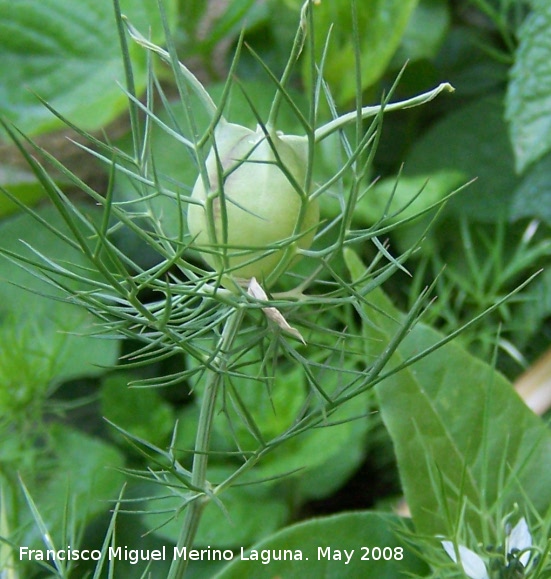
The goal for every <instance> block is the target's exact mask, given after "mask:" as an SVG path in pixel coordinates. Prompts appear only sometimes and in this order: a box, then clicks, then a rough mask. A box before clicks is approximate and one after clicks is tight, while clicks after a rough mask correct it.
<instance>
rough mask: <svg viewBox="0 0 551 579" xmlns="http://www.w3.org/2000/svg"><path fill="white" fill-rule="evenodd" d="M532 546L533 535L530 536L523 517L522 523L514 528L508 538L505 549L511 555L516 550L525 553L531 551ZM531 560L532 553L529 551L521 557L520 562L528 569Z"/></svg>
mask: <svg viewBox="0 0 551 579" xmlns="http://www.w3.org/2000/svg"><path fill="white" fill-rule="evenodd" d="M531 546H532V535H530V531H529V529H528V524H527V523H526V519H525V518H524V517H522V519H520V521H519V522H518V523H517V524H516V525H515V526H514V527H513V530H512V531H511V532H510V533H509V535H508V536H507V540H506V543H505V548H506V550H507V553H510V552H511V551H513V550H514V549H517V550H519V551H524V550H525V549H529V548H530V547H531ZM529 560H530V553H529V552H528V551H527V552H526V553H523V554H522V555H521V556H520V557H519V561H520V562H521V563H522V565H523V566H524V567H526V565H527V564H528V561H529Z"/></svg>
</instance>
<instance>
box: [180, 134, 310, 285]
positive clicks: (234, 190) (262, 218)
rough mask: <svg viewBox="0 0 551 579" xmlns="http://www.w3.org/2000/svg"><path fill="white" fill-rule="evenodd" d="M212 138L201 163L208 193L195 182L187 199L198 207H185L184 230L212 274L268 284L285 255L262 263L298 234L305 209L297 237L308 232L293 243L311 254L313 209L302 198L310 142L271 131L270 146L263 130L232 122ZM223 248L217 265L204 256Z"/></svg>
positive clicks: (214, 258)
mask: <svg viewBox="0 0 551 579" xmlns="http://www.w3.org/2000/svg"><path fill="white" fill-rule="evenodd" d="M214 136H215V140H216V148H214V147H213V149H212V150H211V151H210V153H209V155H208V158H207V161H206V169H207V174H208V181H209V187H208V188H205V183H204V179H203V178H202V176H199V178H198V179H197V182H196V183H195V186H194V188H193V192H192V195H191V198H192V200H194V201H197V202H199V203H191V204H189V206H188V207H189V208H188V227H189V231H190V233H191V235H192V236H193V237H195V244H196V246H197V247H198V248H199V249H200V250H201V248H204V251H203V257H204V259H205V261H207V263H209V264H210V265H211V266H212V267H214V268H215V269H218V268H220V267H221V266H222V264H224V267H230V268H236V269H234V270H233V271H232V273H233V275H235V276H236V277H238V278H246V279H250V278H252V277H256V278H258V279H263V278H266V277H267V276H269V275H270V273H271V272H272V271H273V270H274V269H275V268H276V267H277V265H278V263H279V262H280V260H281V259H282V257H283V254H284V251H285V249H279V250H277V251H274V252H272V253H270V254H269V255H266V256H265V257H262V258H259V257H260V256H261V255H262V254H263V253H265V252H266V250H267V249H269V248H270V247H272V246H273V244H275V243H278V242H281V241H284V240H285V239H288V238H289V237H291V236H293V234H296V233H297V232H296V231H295V228H296V226H297V224H298V220H299V216H300V212H301V208H302V204H303V203H306V204H307V206H306V208H305V212H304V215H303V218H302V223H301V228H300V231H301V232H302V231H308V232H307V233H306V234H305V235H304V236H302V237H300V238H299V239H297V240H296V242H295V244H296V245H295V249H297V248H303V249H304V248H305V249H307V248H308V247H310V245H311V243H312V239H313V237H314V233H315V231H314V229H315V226H316V225H317V223H318V221H319V208H318V204H317V202H316V201H308V200H307V199H306V198H305V195H303V194H301V192H300V191H301V188H302V187H303V186H304V181H305V177H306V167H307V154H308V145H307V141H306V139H305V138H304V137H297V136H293V135H281V134H277V133H275V132H273V133H271V134H270V138H269V139H268V138H267V137H266V135H265V134H264V132H263V131H262V129H261V128H260V127H259V128H258V129H257V130H256V131H252V130H250V129H247V128H245V127H242V126H239V125H234V124H230V123H222V124H221V125H219V126H218V127H217V129H216V131H215V135H214ZM274 150H275V151H276V152H277V154H276V152H274ZM281 165H283V166H284V167H285V171H284V170H282V168H281ZM220 177H222V184H221V183H220ZM222 191H223V196H222ZM223 200H224V201H223ZM209 212H211V213H212V215H209V214H208V213H209ZM209 217H210V220H209ZM209 221H210V223H211V231H210V232H209ZM224 223H225V224H226V227H225V230H224ZM212 226H213V227H212ZM224 247H225V248H227V250H226V253H225V257H222V258H218V257H217V256H216V255H214V254H213V252H212V251H210V252H209V251H206V250H207V248H208V249H213V250H215V251H216V250H218V254H219V255H220V256H224V251H223V248H224ZM240 248H241V249H240ZM252 249H254V251H252ZM253 260H254V261H253ZM246 262H247V263H246ZM240 264H244V265H243V266H242V267H239V265H240Z"/></svg>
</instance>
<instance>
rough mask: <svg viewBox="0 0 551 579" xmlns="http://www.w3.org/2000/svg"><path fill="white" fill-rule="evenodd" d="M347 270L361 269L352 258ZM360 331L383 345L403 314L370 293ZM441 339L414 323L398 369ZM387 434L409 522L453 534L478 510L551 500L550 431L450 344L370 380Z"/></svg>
mask: <svg viewBox="0 0 551 579" xmlns="http://www.w3.org/2000/svg"><path fill="white" fill-rule="evenodd" d="M349 267H350V268H351V271H352V275H353V277H357V276H358V275H360V273H361V271H362V266H361V265H359V264H358V261H357V258H356V257H354V256H349ZM369 304H370V305H369V307H367V306H366V310H365V311H366V315H367V316H368V318H369V321H370V323H369V325H368V324H366V325H365V332H366V333H367V335H369V336H371V337H372V338H375V339H378V340H379V343H380V347H384V346H385V344H388V342H389V341H390V340H391V338H392V337H393V336H394V335H395V333H396V331H397V330H398V329H399V327H400V323H401V320H402V319H403V316H402V314H401V313H400V312H399V311H397V310H396V308H394V306H393V305H392V303H391V302H390V300H389V299H388V298H387V297H386V296H385V295H384V294H383V293H382V291H379V290H377V291H375V292H372V293H371V294H370V295H369ZM440 339H442V336H441V335H440V334H439V333H438V332H436V331H434V330H432V329H431V328H428V327H426V326H424V325H423V324H421V323H419V324H418V325H416V326H415V327H414V328H413V330H411V331H410V332H409V333H408V335H407V337H406V339H405V340H404V341H403V342H402V343H401V344H400V346H399V348H398V351H397V352H396V354H395V355H394V356H393V358H392V360H391V362H390V364H389V366H388V367H387V368H386V370H389V369H390V368H391V367H396V366H397V365H400V364H401V363H403V362H405V361H407V360H408V359H410V358H411V357H413V356H415V355H418V354H420V353H421V352H423V351H425V350H426V349H427V348H430V347H432V346H434V345H435V344H436V343H437V342H438V341H439V340H440ZM376 392H377V396H378V398H379V401H380V409H381V415H382V418H383V421H384V423H385V424H386V426H387V428H388V430H389V433H390V435H391V438H392V439H393V442H394V446H395V451H396V457H397V460H398V467H399V471H400V477H401V480H402V485H403V489H404V493H405V495H406V499H407V502H408V505H409V507H410V509H411V512H412V515H413V520H414V522H415V525H416V529H417V531H418V532H421V533H428V534H431V535H436V534H447V535H448V536H453V535H454V533H455V527H454V524H457V521H458V520H459V518H460V513H461V512H462V510H463V508H464V507H466V509H465V513H464V517H465V523H466V524H467V525H470V526H471V528H472V529H473V530H474V531H475V532H476V531H478V530H480V517H481V515H480V513H481V512H482V513H491V512H493V509H494V508H495V507H496V505H497V504H499V509H500V510H499V513H502V514H506V513H508V512H510V511H512V510H513V507H514V505H515V503H518V504H519V505H520V508H521V509H522V511H524V512H526V511H529V510H530V509H532V508H534V509H536V510H538V511H540V512H542V513H543V512H545V511H546V510H547V509H548V508H549V505H550V504H551V458H550V457H551V433H550V432H549V430H548V428H546V426H545V425H544V424H543V422H542V421H541V420H540V419H539V418H538V417H537V416H535V415H534V414H533V413H532V412H531V411H530V410H529V409H528V408H527V407H526V405H525V404H524V403H523V402H522V400H521V399H520V398H519V396H518V395H517V394H516V392H515V391H514V389H513V387H512V385H511V384H510V383H509V382H508V381H507V380H506V379H505V378H504V377H503V376H502V375H501V374H499V373H498V372H496V371H495V370H493V369H492V367H491V366H489V365H488V364H486V363H484V362H482V361H481V360H478V359H477V358H475V357H474V356H472V355H470V354H469V353H467V352H466V351H465V350H463V349H462V348H461V347H460V346H459V345H457V344H455V343H453V342H452V343H448V344H446V345H444V346H442V347H440V348H438V349H436V350H435V351H434V352H433V353H431V354H429V355H428V356H426V357H423V358H422V359H420V360H419V361H417V362H416V363H415V364H414V365H413V366H411V367H407V368H405V369H404V370H401V371H400V372H398V373H395V374H392V375H391V376H389V377H388V378H386V379H385V380H383V381H382V382H380V383H379V384H378V385H377V387H376Z"/></svg>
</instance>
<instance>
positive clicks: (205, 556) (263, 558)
mask: <svg viewBox="0 0 551 579" xmlns="http://www.w3.org/2000/svg"><path fill="white" fill-rule="evenodd" d="M104 556H105V557H106V558H107V559H108V560H109V561H111V560H118V561H128V562H130V563H131V564H133V565H136V564H138V563H139V562H141V561H166V560H167V558H171V559H173V560H174V559H184V560H188V561H232V560H233V559H235V558H236V557H238V558H239V559H241V560H242V561H258V562H260V563H262V564H264V565H268V564H269V563H270V562H271V561H308V557H306V556H304V555H303V552H302V550H301V549H261V550H255V549H251V550H248V549H245V548H243V547H241V549H240V550H239V551H238V552H237V553H236V552H235V551H233V550H231V549H213V548H211V547H207V548H205V549H188V548H186V547H182V548H178V547H173V548H171V549H168V548H167V547H162V548H160V549H130V548H128V547H126V546H125V547H122V546H121V547H109V549H108V551H107V552H106V553H103V552H102V551H100V550H99V549H73V548H71V547H70V546H69V547H67V548H66V549H57V550H54V549H48V550H41V549H30V548H29V547H19V559H20V560H21V561H100V560H101V559H102V558H103V557H104ZM354 557H360V558H361V560H362V561H390V560H395V561H396V560H401V559H403V557H404V552H403V549H402V548H401V547H360V548H359V549H349V550H346V549H333V548H331V547H317V549H316V552H315V559H317V560H318V561H321V560H326V561H340V562H342V563H343V564H345V565H348V564H349V563H350V562H351V561H352V560H353V558H354Z"/></svg>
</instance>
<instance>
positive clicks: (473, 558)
mask: <svg viewBox="0 0 551 579" xmlns="http://www.w3.org/2000/svg"><path fill="white" fill-rule="evenodd" d="M442 547H444V550H445V551H446V553H447V554H448V555H449V557H450V559H452V560H453V561H454V562H455V563H457V556H456V552H455V547H454V544H453V543H452V542H451V541H442ZM458 550H459V559H460V560H461V566H462V567H463V571H464V572H465V575H467V577H470V579H489V575H488V571H487V570H486V564H485V563H484V561H483V560H482V559H481V558H480V557H479V556H478V555H477V554H476V553H475V552H474V551H471V550H470V549H467V547H464V546H463V545H459V546H458Z"/></svg>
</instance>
